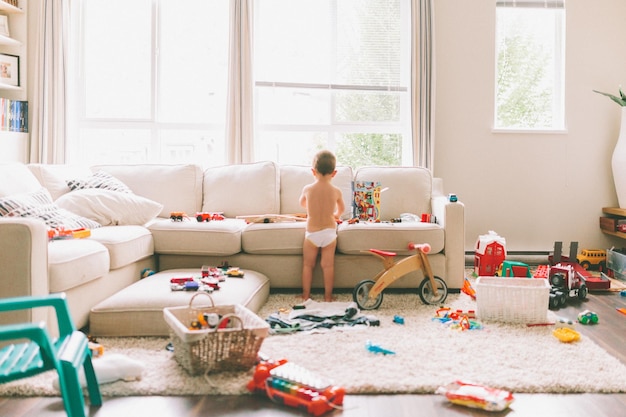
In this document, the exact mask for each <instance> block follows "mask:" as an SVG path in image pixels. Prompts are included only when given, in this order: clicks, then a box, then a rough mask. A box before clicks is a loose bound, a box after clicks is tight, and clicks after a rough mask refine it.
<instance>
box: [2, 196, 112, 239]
mask: <svg viewBox="0 0 626 417" xmlns="http://www.w3.org/2000/svg"><path fill="white" fill-rule="evenodd" d="M0 216H3V217H12V216H13V217H33V218H38V219H41V220H43V221H44V222H45V223H46V225H48V227H51V228H57V227H62V228H65V229H70V230H74V229H80V228H83V227H84V228H86V229H95V228H98V227H100V224H99V223H96V222H94V221H93V220H89V219H87V218H85V217H82V216H79V215H78V214H74V213H72V212H70V211H68V210H65V209H62V208H60V207H58V206H57V205H56V204H54V203H53V202H52V197H51V196H50V193H49V192H48V190H46V189H45V188H41V189H39V190H38V191H33V192H30V193H24V194H16V195H13V196H9V197H4V198H0Z"/></svg>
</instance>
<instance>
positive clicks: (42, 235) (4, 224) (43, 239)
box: [0, 217, 49, 323]
mask: <svg viewBox="0 0 626 417" xmlns="http://www.w3.org/2000/svg"><path fill="white" fill-rule="evenodd" d="M0 236H1V238H0V288H2V297H19V296H29V295H46V294H48V293H49V285H48V229H47V227H46V225H45V223H44V222H42V221H41V220H37V219H30V218H23V217H19V218H16V217H12V218H7V217H2V218H0ZM39 310H41V309H36V310H32V311H16V312H11V313H3V314H2V315H0V323H17V322H35V321H42V320H44V321H46V320H47V318H48V316H47V312H46V311H39Z"/></svg>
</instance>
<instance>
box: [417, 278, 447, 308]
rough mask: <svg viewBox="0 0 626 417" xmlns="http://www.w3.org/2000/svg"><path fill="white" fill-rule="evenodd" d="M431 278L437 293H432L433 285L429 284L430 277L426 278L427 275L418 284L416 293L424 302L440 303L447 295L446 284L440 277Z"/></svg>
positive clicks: (430, 303)
mask: <svg viewBox="0 0 626 417" xmlns="http://www.w3.org/2000/svg"><path fill="white" fill-rule="evenodd" d="M433 278H434V281H435V285H436V286H437V295H435V294H434V291H433V287H432V285H431V284H430V279H428V277H426V278H424V279H423V280H422V283H421V284H420V286H419V292H418V294H419V296H420V298H421V299H422V302H423V303H424V304H429V305H440V304H442V303H443V302H444V301H446V297H447V296H448V286H447V285H446V282H445V281H444V280H442V279H441V278H439V277H433Z"/></svg>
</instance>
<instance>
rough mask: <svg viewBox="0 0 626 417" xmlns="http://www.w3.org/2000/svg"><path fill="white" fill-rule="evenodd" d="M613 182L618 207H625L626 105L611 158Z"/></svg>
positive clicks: (623, 108)
mask: <svg viewBox="0 0 626 417" xmlns="http://www.w3.org/2000/svg"><path fill="white" fill-rule="evenodd" d="M611 166H612V168H613V183H614V184H615V192H616V193H617V203H618V205H619V207H620V208H626V107H622V124H621V126H620V130H619V136H618V137H617V143H616V144H615V149H613V158H611Z"/></svg>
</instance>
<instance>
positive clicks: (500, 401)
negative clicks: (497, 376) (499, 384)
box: [435, 381, 514, 411]
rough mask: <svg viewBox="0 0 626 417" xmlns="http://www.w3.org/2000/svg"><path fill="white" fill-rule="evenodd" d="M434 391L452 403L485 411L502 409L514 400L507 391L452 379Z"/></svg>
mask: <svg viewBox="0 0 626 417" xmlns="http://www.w3.org/2000/svg"><path fill="white" fill-rule="evenodd" d="M435 393H436V394H443V395H445V396H446V398H447V399H448V400H449V401H450V402H451V403H453V404H458V405H463V406H465V407H471V408H480V409H483V410H486V411H502V410H504V409H505V408H507V407H508V406H509V405H511V403H512V402H513V400H514V398H513V394H511V393H510V392H509V391H505V390H501V389H497V388H492V387H488V386H485V385H479V384H474V383H470V382H464V381H454V382H452V383H450V384H448V385H445V386H441V387H439V388H437V390H436V391H435Z"/></svg>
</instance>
